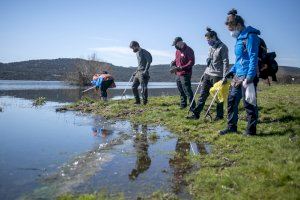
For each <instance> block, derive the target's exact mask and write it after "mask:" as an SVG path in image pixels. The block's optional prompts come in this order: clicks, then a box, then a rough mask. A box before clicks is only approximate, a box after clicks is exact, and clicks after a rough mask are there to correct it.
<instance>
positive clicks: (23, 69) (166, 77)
mask: <svg viewBox="0 0 300 200" xmlns="http://www.w3.org/2000/svg"><path fill="white" fill-rule="evenodd" d="M89 62H90V61H89V60H84V59H79V58H59V59H41V60H29V61H22V62H12V63H0V79H3V80H58V81H64V80H66V76H67V75H68V74H70V73H75V72H76V66H78V65H87V64H88V63H89ZM95 62H96V63H97V64H99V66H105V67H108V69H109V71H110V73H111V74H113V75H114V76H115V78H116V80H118V81H128V79H129V77H130V75H131V74H132V73H133V72H134V71H135V70H136V68H134V67H129V68H125V67H121V66H115V65H113V64H110V63H105V62H98V61H95ZM204 69H205V66H204V65H195V66H194V71H193V74H194V75H193V81H198V80H199V78H200V76H201V74H202V73H203V71H204ZM150 76H151V81H166V82H168V81H174V78H175V77H174V75H172V74H170V73H169V66H168V65H153V66H151V70H150ZM292 78H294V81H293V82H295V83H300V68H297V67H287V66H281V67H279V72H278V79H279V81H280V82H285V83H290V82H292Z"/></svg>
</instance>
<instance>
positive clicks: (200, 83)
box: [187, 74, 204, 115]
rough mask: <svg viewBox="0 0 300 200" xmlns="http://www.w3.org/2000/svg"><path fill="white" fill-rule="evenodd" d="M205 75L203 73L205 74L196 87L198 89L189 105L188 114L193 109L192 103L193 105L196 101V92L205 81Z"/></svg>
mask: <svg viewBox="0 0 300 200" xmlns="http://www.w3.org/2000/svg"><path fill="white" fill-rule="evenodd" d="M203 76H204V74H203V75H202V76H201V78H200V81H199V83H198V86H197V88H196V91H195V93H194V96H193V99H192V102H191V103H190V106H189V109H188V113H187V115H189V113H190V111H191V107H192V105H193V103H194V101H195V97H196V94H197V92H198V90H199V88H200V85H202V81H203V80H202V79H203Z"/></svg>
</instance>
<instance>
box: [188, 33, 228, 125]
mask: <svg viewBox="0 0 300 200" xmlns="http://www.w3.org/2000/svg"><path fill="white" fill-rule="evenodd" d="M206 30H207V32H206V34H205V38H206V40H207V43H208V45H209V46H210V49H209V54H208V59H207V67H206V69H205V71H204V74H203V76H202V78H201V79H202V80H201V82H202V84H203V85H202V87H201V91H200V97H199V100H198V105H197V107H196V108H194V109H193V110H192V112H193V115H191V116H188V117H187V118H188V119H199V117H200V113H201V111H202V110H203V108H204V105H205V101H206V99H207V98H208V96H209V90H210V88H211V87H213V85H214V84H215V83H216V82H218V81H220V80H222V79H223V78H224V77H225V74H226V72H227V71H228V67H229V61H228V48H227V46H226V45H225V44H224V43H222V41H221V40H220V39H219V37H218V35H217V33H216V32H215V31H213V30H212V29H210V28H207V29H206ZM223 113H224V109H223V102H222V103H217V115H216V118H215V120H220V119H223V115H224V114H223Z"/></svg>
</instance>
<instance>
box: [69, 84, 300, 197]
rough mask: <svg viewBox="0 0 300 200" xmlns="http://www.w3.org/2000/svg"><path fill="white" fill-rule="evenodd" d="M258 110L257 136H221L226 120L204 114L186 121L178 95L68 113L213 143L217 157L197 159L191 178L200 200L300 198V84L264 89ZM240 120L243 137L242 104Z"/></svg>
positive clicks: (93, 103)
mask: <svg viewBox="0 0 300 200" xmlns="http://www.w3.org/2000/svg"><path fill="white" fill-rule="evenodd" d="M210 100H211V99H208V101H209V102H210ZM207 104H208V103H207ZM258 105H259V121H260V122H259V124H258V127H257V128H258V136H254V137H244V136H242V134H230V135H226V136H219V135H218V134H217V132H218V130H220V129H223V128H225V127H226V120H224V121H220V122H213V123H211V122H210V121H209V120H206V119H203V113H202V115H201V117H200V120H198V121H190V120H186V119H185V116H186V115H187V110H180V109H179V97H178V96H174V97H171V96H168V97H152V98H150V99H149V104H148V105H147V106H143V105H140V106H135V105H133V100H123V101H121V100H120V101H109V102H102V101H97V100H92V99H82V100H81V101H80V102H77V103H75V104H73V105H70V106H69V107H68V108H69V109H71V110H80V111H83V112H93V113H96V114H100V115H102V116H104V117H106V118H114V119H115V118H120V119H128V120H130V121H132V122H136V123H144V124H155V125H163V126H166V127H167V128H168V129H169V130H170V131H172V132H173V133H175V134H177V135H178V136H184V137H185V138H186V139H187V140H192V141H199V142H208V143H211V144H212V145H213V151H212V153H211V154H209V155H196V156H192V157H191V161H192V162H193V163H195V164H200V168H199V170H197V171H194V172H191V173H190V174H188V175H187V180H188V183H189V185H188V188H189V191H190V193H191V194H192V195H193V197H194V198H195V199H300V165H299V163H300V154H299V152H300V151H299V150H300V139H299V137H300V85H273V86H271V87H268V86H264V85H259V93H258ZM206 109H207V106H206V107H205V110H206ZM212 113H215V110H213V111H212ZM239 118H240V120H239V123H238V131H239V133H243V131H244V130H245V127H246V119H245V118H246V113H245V111H244V109H242V103H241V104H240V113H239Z"/></svg>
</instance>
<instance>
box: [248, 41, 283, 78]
mask: <svg viewBox="0 0 300 200" xmlns="http://www.w3.org/2000/svg"><path fill="white" fill-rule="evenodd" d="M259 40H260V44H259V49H258V68H257V74H258V77H259V78H261V79H264V80H266V79H267V80H269V76H270V77H272V81H277V77H276V73H277V71H278V64H277V62H276V60H275V58H276V53H275V52H269V53H268V50H267V45H266V43H265V41H264V40H263V39H262V38H260V37H259ZM243 44H244V46H245V48H246V44H247V40H244V41H243Z"/></svg>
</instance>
